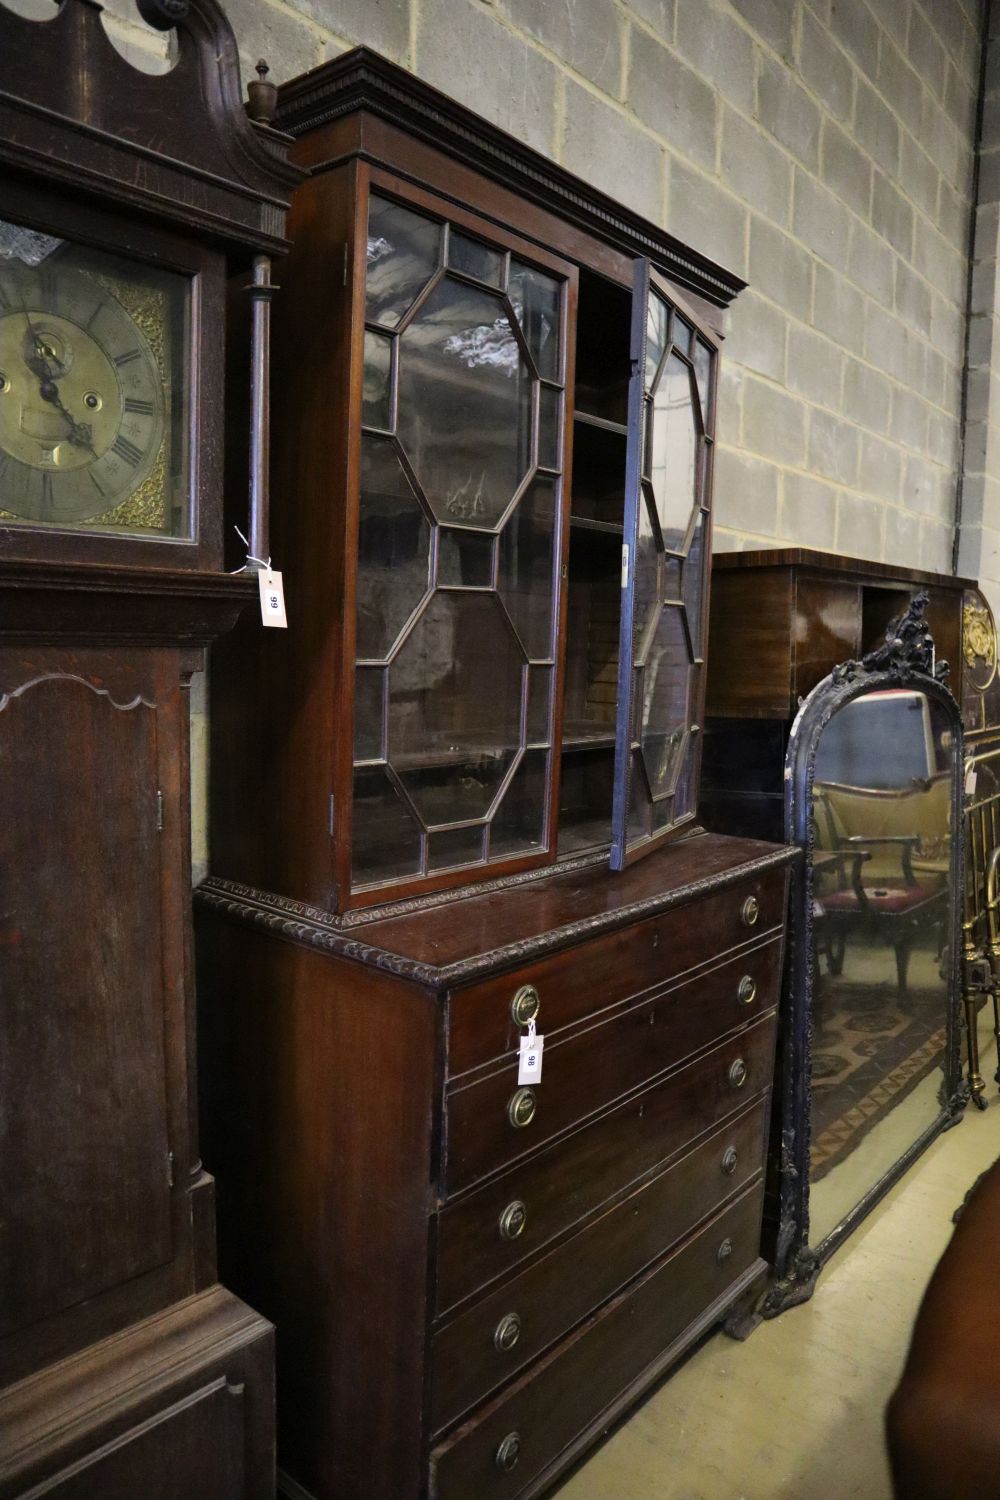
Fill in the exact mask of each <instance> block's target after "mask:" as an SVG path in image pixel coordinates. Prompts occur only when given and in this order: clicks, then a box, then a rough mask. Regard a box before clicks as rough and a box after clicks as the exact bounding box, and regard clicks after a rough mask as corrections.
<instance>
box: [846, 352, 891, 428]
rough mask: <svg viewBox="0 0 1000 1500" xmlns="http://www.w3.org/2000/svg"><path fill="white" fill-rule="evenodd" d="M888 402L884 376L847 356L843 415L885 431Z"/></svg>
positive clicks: (889, 401)
mask: <svg viewBox="0 0 1000 1500" xmlns="http://www.w3.org/2000/svg"><path fill="white" fill-rule="evenodd" d="M891 405H892V384H891V382H890V381H889V379H888V377H887V376H885V375H883V374H882V373H881V372H880V371H879V370H873V369H872V367H871V366H870V365H865V364H862V363H861V361H860V360H858V359H849V360H848V361H847V368H846V370H845V371H844V415H845V416H847V417H849V418H850V419H851V421H852V422H857V423H858V424H859V425H860V426H861V427H870V428H872V429H873V431H875V432H886V431H887V430H888V427H889V411H890V408H891Z"/></svg>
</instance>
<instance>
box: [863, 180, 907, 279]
mask: <svg viewBox="0 0 1000 1500" xmlns="http://www.w3.org/2000/svg"><path fill="white" fill-rule="evenodd" d="M872 226H873V228H874V229H875V232H876V233H877V234H880V235H881V236H882V238H883V239H884V240H888V241H889V244H890V245H891V246H892V248H893V249H894V250H896V251H898V252H899V254H900V255H902V256H905V257H906V259H907V260H909V259H910V258H911V257H912V255H913V207H912V205H911V204H910V203H909V202H908V200H907V199H906V198H904V197H903V195H902V193H901V192H900V191H899V189H898V188H897V187H895V185H894V184H893V183H892V182H890V181H889V179H888V177H884V176H883V175H882V173H881V172H876V173H875V181H874V184H873V187H872Z"/></svg>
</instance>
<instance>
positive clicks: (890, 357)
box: [865, 302, 910, 380]
mask: <svg viewBox="0 0 1000 1500" xmlns="http://www.w3.org/2000/svg"><path fill="white" fill-rule="evenodd" d="M909 349H910V334H909V330H908V328H907V327H906V324H905V323H903V322H901V321H900V319H899V318H897V317H896V315H895V313H891V312H887V311H886V310H885V308H883V307H879V306H877V305H876V304H875V303H874V302H869V304H868V314H867V317H866V320H865V357H866V358H867V360H868V363H869V364H872V365H875V366H877V368H878V369H880V370H886V371H887V372H888V373H889V374H890V375H895V377H896V379H897V380H905V379H906V377H907V374H908V371H909Z"/></svg>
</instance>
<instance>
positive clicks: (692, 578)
mask: <svg viewBox="0 0 1000 1500" xmlns="http://www.w3.org/2000/svg"><path fill="white" fill-rule="evenodd" d="M706 521H707V518H706V516H705V513H704V511H700V512H699V514H698V520H697V523H696V525H695V529H694V535H693V536H692V538H691V545H690V547H689V548H688V555H687V557H686V558H685V559H684V562H683V565H682V566H683V571H684V584H683V587H684V608H685V611H686V613H687V623H688V630H689V632H690V634H691V643H692V645H693V647H694V654H695V656H696V657H700V656H702V654H703V653H702V644H701V604H702V598H703V594H704V587H705V579H704V563H705V559H704V556H703V554H704V550H705V527H706ZM670 561H671V563H672V564H673V566H674V567H677V566H678V564H677V563H676V561H675V560H674V559H673V558H671V559H670ZM669 597H670V595H669V592H668V598H669ZM674 597H675V598H676V597H677V596H676V595H674Z"/></svg>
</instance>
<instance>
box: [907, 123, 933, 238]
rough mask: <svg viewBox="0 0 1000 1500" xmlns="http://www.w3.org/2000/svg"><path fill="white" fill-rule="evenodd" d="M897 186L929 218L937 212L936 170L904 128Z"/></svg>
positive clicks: (921, 148) (924, 152)
mask: <svg viewBox="0 0 1000 1500" xmlns="http://www.w3.org/2000/svg"><path fill="white" fill-rule="evenodd" d="M898 185H899V187H900V189H901V191H902V192H904V193H905V194H906V196H907V197H908V198H912V199H913V201H914V203H915V204H916V205H917V207H918V208H922V209H923V211H924V213H925V214H927V216H928V217H929V218H931V219H933V218H934V217H935V215H936V214H937V198H938V170H937V167H936V166H935V165H934V163H933V162H932V161H931V159H930V157H929V156H928V155H927V153H926V151H924V149H923V147H922V146H918V145H917V142H916V141H915V140H914V138H913V136H912V135H910V133H909V131H907V130H904V131H903V134H902V136H901V137H900V142H899V184H898Z"/></svg>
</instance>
